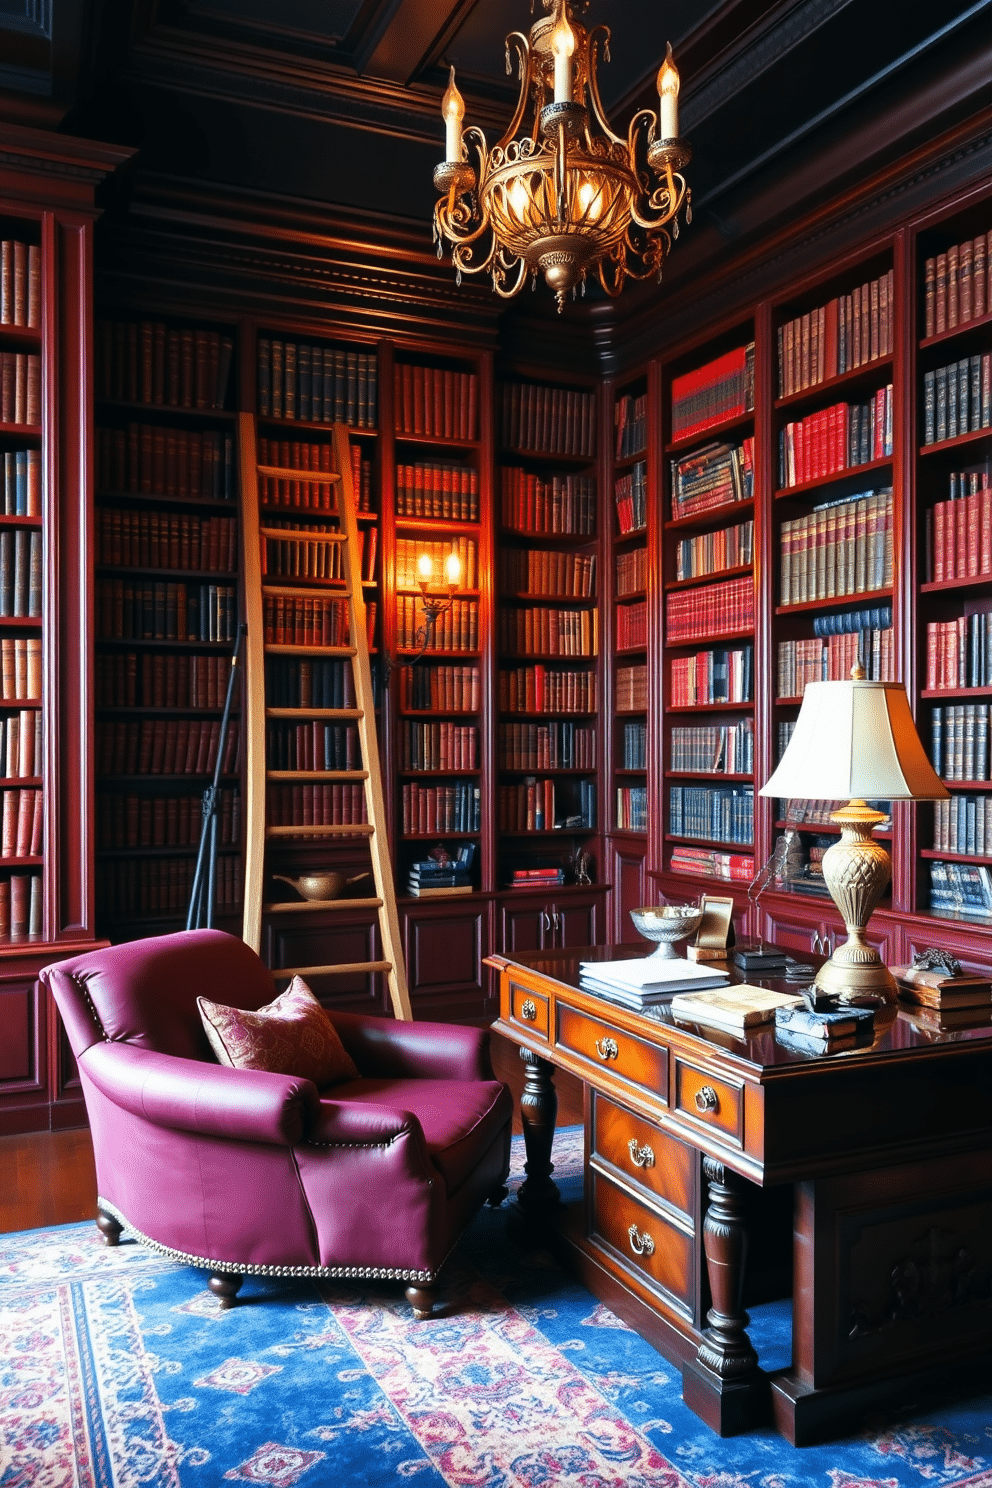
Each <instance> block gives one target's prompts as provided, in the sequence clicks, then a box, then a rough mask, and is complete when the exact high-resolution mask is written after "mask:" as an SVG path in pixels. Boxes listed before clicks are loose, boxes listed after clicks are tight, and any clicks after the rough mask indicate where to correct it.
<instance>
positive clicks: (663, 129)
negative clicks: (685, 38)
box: [658, 42, 681, 140]
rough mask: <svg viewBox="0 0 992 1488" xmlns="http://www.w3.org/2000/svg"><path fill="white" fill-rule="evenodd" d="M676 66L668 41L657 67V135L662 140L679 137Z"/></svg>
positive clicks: (678, 81) (670, 44)
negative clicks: (663, 57) (662, 60)
mask: <svg viewBox="0 0 992 1488" xmlns="http://www.w3.org/2000/svg"><path fill="white" fill-rule="evenodd" d="M680 86H681V83H680V79H679V73H678V68H677V67H676V66H675V63H674V62H673V61H672V43H671V42H669V43H668V47H667V50H666V52H665V60H664V62H662V64H661V66H660V67H659V69H658V137H659V139H663V140H670V139H678V137H679V87H680Z"/></svg>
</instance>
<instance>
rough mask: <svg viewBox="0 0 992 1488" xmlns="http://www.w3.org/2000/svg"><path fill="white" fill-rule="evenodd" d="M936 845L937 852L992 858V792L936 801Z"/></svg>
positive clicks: (934, 823)
mask: <svg viewBox="0 0 992 1488" xmlns="http://www.w3.org/2000/svg"><path fill="white" fill-rule="evenodd" d="M933 845H934V848H935V849H936V851H937V852H948V853H975V854H976V855H977V856H978V857H980V858H984V857H986V856H988V857H992V795H987V796H951V797H950V798H949V799H948V800H946V801H934V803H933Z"/></svg>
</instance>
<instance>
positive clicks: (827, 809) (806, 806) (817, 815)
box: [777, 796, 888, 827]
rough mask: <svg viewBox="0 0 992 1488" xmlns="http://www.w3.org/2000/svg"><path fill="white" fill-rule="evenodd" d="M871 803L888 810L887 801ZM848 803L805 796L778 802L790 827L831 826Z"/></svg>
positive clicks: (876, 807) (783, 817)
mask: <svg viewBox="0 0 992 1488" xmlns="http://www.w3.org/2000/svg"><path fill="white" fill-rule="evenodd" d="M870 804H871V805H873V806H874V807H875V809H876V810H879V811H886V810H888V803H887V802H885V801H872V802H870ZM846 805H847V802H846V801H821V800H815V799H807V798H806V797H805V796H803V797H800V796H793V798H792V799H791V800H789V801H779V802H778V803H777V806H778V813H779V815H780V816H781V818H782V820H783V821H785V822H787V823H788V825H789V826H790V827H829V826H830V825H831V822H830V818H831V817H832V816H833V814H834V812H835V811H839V810H840V808H841V807H842V806H846ZM883 825H884V824H883Z"/></svg>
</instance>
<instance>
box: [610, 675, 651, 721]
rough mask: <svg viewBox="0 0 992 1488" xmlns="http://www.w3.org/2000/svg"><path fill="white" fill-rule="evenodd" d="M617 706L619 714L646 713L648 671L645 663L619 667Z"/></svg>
mask: <svg viewBox="0 0 992 1488" xmlns="http://www.w3.org/2000/svg"><path fill="white" fill-rule="evenodd" d="M616 675H617V680H616V694H615V706H616V710H617V712H618V713H644V712H645V711H646V709H647V706H648V669H647V667H646V666H644V665H643V663H640V664H637V665H635V666H622V667H617V674H616Z"/></svg>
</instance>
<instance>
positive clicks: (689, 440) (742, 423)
mask: <svg viewBox="0 0 992 1488" xmlns="http://www.w3.org/2000/svg"><path fill="white" fill-rule="evenodd" d="M753 427H754V414H753V412H751V413H742V414H734V415H732V416H731V417H729V418H725V419H720V420H719V421H718V422H716V423H713V424H710V425H709V426H708V427H707V428H706V429H701V430H700V431H699V433H698V434H686V435H685V436H684V437H683V438H680V439H672V440H670V441H669V442H668V443H667V444H666V445H665V446H664V450H665V454H666V455H685V454H688V453H689V452H690V451H691V450H694V449H699V448H701V447H702V446H703V445H704V444H710V443H711V442H712V441H714V440H729V439H731V438H732V437H733V436H735V435H745V434H748V433H750V431H751V430H752V429H753Z"/></svg>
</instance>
